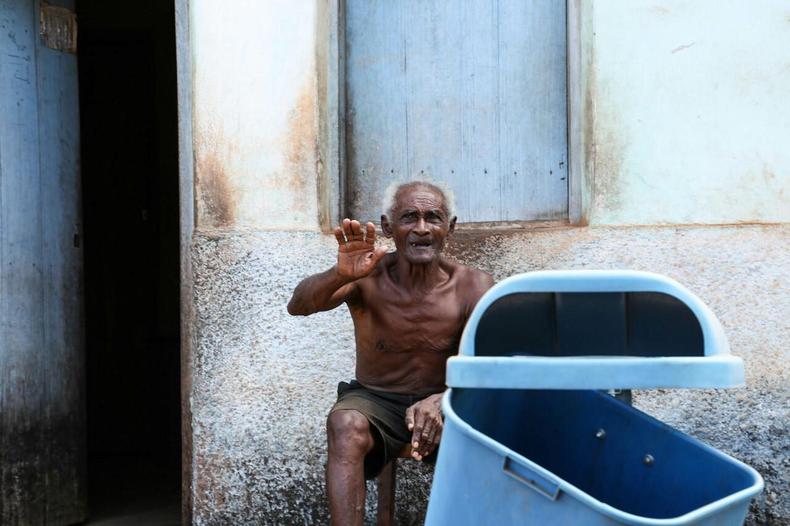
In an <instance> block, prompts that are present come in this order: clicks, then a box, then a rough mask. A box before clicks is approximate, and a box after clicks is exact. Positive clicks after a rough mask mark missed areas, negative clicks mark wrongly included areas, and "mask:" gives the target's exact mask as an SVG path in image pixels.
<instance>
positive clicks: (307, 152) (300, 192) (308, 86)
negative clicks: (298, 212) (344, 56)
mask: <svg viewBox="0 0 790 526" xmlns="http://www.w3.org/2000/svg"><path fill="white" fill-rule="evenodd" d="M317 124H318V123H317V115H316V80H315V76H314V75H309V76H308V77H307V78H306V79H305V82H304V84H303V86H302V89H301V90H300V92H299V96H298V97H297V99H296V103H295V104H294V106H293V108H292V109H291V111H290V112H289V113H288V123H287V129H286V132H285V135H284V141H285V151H284V154H285V173H284V174H282V176H281V177H280V178H279V179H280V180H278V183H279V186H281V187H284V188H288V189H289V190H290V192H291V195H292V196H293V199H294V201H293V206H294V207H297V208H301V209H303V208H307V207H310V206H313V203H312V201H310V202H308V200H309V199H310V196H311V195H312V192H308V191H307V190H308V185H309V184H315V180H316V172H317V169H318V167H317V159H318V133H317Z"/></svg>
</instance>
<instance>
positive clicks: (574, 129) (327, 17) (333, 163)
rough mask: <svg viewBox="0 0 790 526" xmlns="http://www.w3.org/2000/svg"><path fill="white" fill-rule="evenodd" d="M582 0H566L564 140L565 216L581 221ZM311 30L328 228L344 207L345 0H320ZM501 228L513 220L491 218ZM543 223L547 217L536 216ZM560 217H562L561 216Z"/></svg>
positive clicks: (322, 215) (322, 211)
mask: <svg viewBox="0 0 790 526" xmlns="http://www.w3.org/2000/svg"><path fill="white" fill-rule="evenodd" d="M581 2H582V0H566V61H567V70H566V71H567V76H566V79H567V80H566V82H567V85H566V92H567V124H568V126H567V143H568V222H569V223H570V224H572V225H583V224H585V214H584V210H583V199H582V194H583V180H582V175H583V166H584V164H583V163H584V141H583V127H582V93H583V90H582V47H581V41H582V23H581V22H582V12H581V11H582V6H581ZM317 14H318V17H317V19H318V24H317V26H318V27H317V29H316V31H317V35H316V37H317V38H316V42H317V43H316V71H317V80H318V93H319V131H318V134H319V152H320V159H321V162H320V163H319V167H318V200H319V203H318V209H319V223H320V225H321V229H322V230H323V231H324V232H329V231H331V230H332V228H334V225H337V224H338V223H339V222H340V221H341V220H342V214H343V213H344V211H345V201H346V195H347V194H346V190H347V176H346V132H345V130H346V119H345V117H346V79H345V71H346V64H345V60H346V49H345V47H346V28H345V22H346V9H345V0H328V1H327V2H320V3H319V8H318V13H317ZM497 223H500V224H501V226H502V227H503V228H507V227H509V226H511V225H512V224H513V223H514V222H513V221H507V222H496V223H491V225H494V226H496V224H497ZM540 223H541V225H545V224H546V222H545V221H543V222H540ZM563 223H564V222H563Z"/></svg>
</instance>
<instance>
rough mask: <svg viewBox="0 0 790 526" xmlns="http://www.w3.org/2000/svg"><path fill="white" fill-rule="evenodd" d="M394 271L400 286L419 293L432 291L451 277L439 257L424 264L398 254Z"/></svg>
mask: <svg viewBox="0 0 790 526" xmlns="http://www.w3.org/2000/svg"><path fill="white" fill-rule="evenodd" d="M393 271H394V272H393V273H392V277H393V278H394V280H395V282H396V283H397V284H398V285H399V286H400V287H402V288H404V289H406V290H409V291H411V292H417V293H427V292H430V291H431V290H433V289H434V288H436V287H437V286H438V285H441V284H442V283H444V282H445V281H447V279H448V277H449V276H448V274H447V272H446V271H445V270H444V269H443V268H442V265H441V264H440V260H439V259H438V258H437V259H435V260H433V261H431V262H430V263H427V264H424V265H415V264H413V263H410V262H409V261H407V260H406V258H404V257H402V256H400V255H398V258H397V259H396V261H395V268H394V269H393Z"/></svg>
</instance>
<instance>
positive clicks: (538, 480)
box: [502, 456, 560, 500]
mask: <svg viewBox="0 0 790 526" xmlns="http://www.w3.org/2000/svg"><path fill="white" fill-rule="evenodd" d="M502 469H503V470H504V472H505V473H506V474H507V475H509V476H511V477H513V478H514V479H516V480H517V481H519V482H521V483H522V484H524V485H526V486H528V487H529V488H531V489H532V490H534V491H537V492H538V493H540V494H541V495H543V496H544V497H546V498H547V499H549V500H557V497H559V495H560V486H559V484H557V483H556V482H554V481H553V480H551V479H548V478H546V477H544V476H543V475H538V474H537V473H535V472H534V471H533V470H532V469H531V468H529V467H527V466H526V465H524V464H523V463H522V462H521V461H519V460H518V459H515V458H511V457H509V456H505V463H504V465H503V466H502Z"/></svg>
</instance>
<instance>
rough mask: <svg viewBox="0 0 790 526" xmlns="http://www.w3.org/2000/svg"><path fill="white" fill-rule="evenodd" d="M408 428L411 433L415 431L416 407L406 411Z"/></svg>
mask: <svg viewBox="0 0 790 526" xmlns="http://www.w3.org/2000/svg"><path fill="white" fill-rule="evenodd" d="M406 427H408V428H409V431H411V430H412V429H414V406H412V407H409V408H408V409H406Z"/></svg>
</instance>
